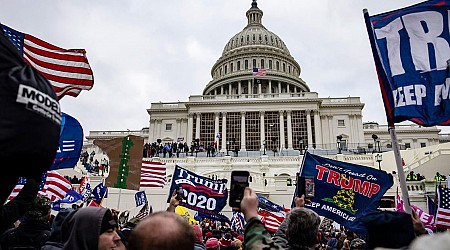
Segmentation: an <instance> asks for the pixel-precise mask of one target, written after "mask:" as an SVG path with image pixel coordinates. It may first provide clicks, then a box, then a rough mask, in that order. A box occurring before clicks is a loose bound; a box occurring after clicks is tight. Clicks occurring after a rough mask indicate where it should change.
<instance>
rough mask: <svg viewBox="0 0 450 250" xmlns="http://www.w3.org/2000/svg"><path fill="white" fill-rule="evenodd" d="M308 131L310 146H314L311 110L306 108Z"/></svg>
mask: <svg viewBox="0 0 450 250" xmlns="http://www.w3.org/2000/svg"><path fill="white" fill-rule="evenodd" d="M306 131H307V133H308V148H312V127H311V110H306Z"/></svg>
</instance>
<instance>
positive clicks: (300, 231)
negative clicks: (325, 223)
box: [286, 207, 320, 248]
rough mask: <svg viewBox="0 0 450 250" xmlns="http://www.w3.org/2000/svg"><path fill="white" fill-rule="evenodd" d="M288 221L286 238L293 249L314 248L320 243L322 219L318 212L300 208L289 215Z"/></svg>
mask: <svg viewBox="0 0 450 250" xmlns="http://www.w3.org/2000/svg"><path fill="white" fill-rule="evenodd" d="M288 219H289V223H288V228H287V230H286V236H287V240H288V244H289V245H290V246H291V247H297V248H300V247H314V246H315V245H316V244H318V243H319V242H320V231H319V226H320V217H319V215H318V214H317V213H316V212H314V211H312V210H311V209H307V208H303V207H299V208H295V209H293V210H292V211H291V212H290V213H289V216H288Z"/></svg>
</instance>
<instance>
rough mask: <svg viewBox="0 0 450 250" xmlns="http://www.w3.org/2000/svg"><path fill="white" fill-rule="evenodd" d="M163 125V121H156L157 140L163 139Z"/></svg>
mask: <svg viewBox="0 0 450 250" xmlns="http://www.w3.org/2000/svg"><path fill="white" fill-rule="evenodd" d="M161 124H162V119H157V120H156V127H157V129H156V131H157V132H156V139H158V138H159V139H161Z"/></svg>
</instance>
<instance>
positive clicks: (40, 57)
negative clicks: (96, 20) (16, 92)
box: [1, 25, 94, 100]
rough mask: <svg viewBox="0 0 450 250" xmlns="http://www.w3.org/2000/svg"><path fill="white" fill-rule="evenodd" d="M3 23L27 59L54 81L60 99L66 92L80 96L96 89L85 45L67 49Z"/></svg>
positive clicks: (10, 37)
mask: <svg viewBox="0 0 450 250" xmlns="http://www.w3.org/2000/svg"><path fill="white" fill-rule="evenodd" d="M1 26H2V28H3V30H4V33H5V35H6V37H8V38H9V40H10V41H11V42H12V43H13V44H14V46H15V47H16V48H17V49H18V50H19V52H20V53H21V54H22V56H23V58H24V60H25V62H27V63H28V64H29V65H30V66H31V67H33V68H34V69H36V70H37V71H39V72H40V73H41V74H42V75H43V76H44V77H45V78H47V80H48V81H49V82H50V83H51V84H52V86H53V89H54V90H55V92H56V94H57V96H58V99H59V100H60V99H61V98H62V97H63V96H65V95H70V96H73V97H77V96H78V95H79V94H80V92H81V90H90V89H92V86H93V85H94V75H93V72H92V70H91V67H90V65H89V62H88V59H87V57H86V51H85V50H84V49H63V48H60V47H57V46H54V45H52V44H50V43H47V42H45V41H42V40H40V39H39V38H36V37H34V36H32V35H29V34H25V33H22V32H19V31H17V30H14V29H12V28H10V27H8V26H6V25H1Z"/></svg>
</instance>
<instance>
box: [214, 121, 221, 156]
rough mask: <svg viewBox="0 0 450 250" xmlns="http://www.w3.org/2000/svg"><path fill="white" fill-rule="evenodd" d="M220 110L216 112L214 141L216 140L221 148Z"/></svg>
mask: <svg viewBox="0 0 450 250" xmlns="http://www.w3.org/2000/svg"><path fill="white" fill-rule="evenodd" d="M219 114H220V113H219V112H214V141H215V142H216V145H217V148H219V138H217V134H218V133H219Z"/></svg>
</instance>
